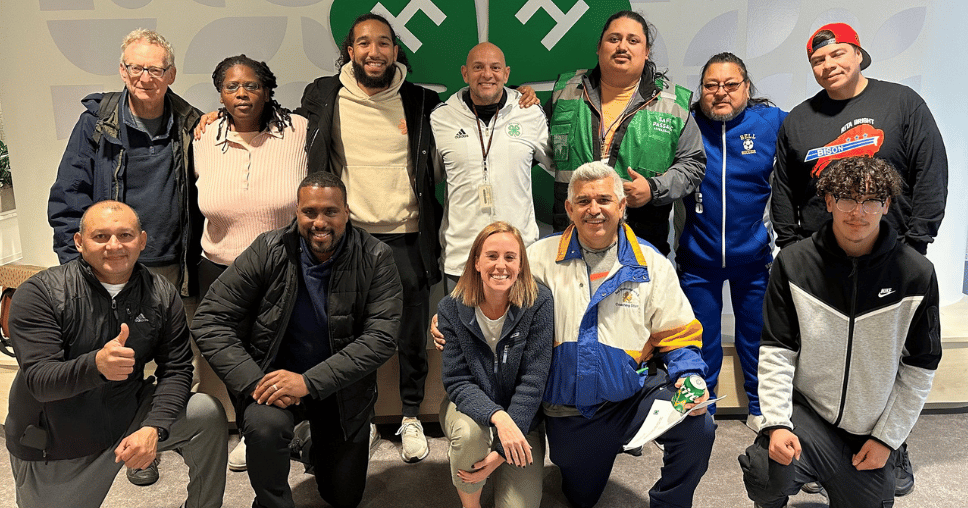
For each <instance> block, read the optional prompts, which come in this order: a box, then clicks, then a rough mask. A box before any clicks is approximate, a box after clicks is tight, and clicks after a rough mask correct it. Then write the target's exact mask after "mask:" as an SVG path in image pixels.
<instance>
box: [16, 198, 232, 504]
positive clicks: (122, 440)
mask: <svg viewBox="0 0 968 508" xmlns="http://www.w3.org/2000/svg"><path fill="white" fill-rule="evenodd" d="M146 242H147V234H146V233H145V232H144V231H143V230H142V229H141V222H140V220H139V219H138V216H137V214H135V212H134V210H132V209H131V208H130V207H129V206H128V205H125V204H123V203H118V202H116V201H101V202H99V203H96V204H94V205H92V206H91V207H90V208H88V209H87V211H86V212H84V215H83V216H82V217H81V221H80V229H79V231H78V232H77V233H75V234H74V245H75V247H76V248H77V251H78V252H79V253H80V254H81V256H80V258H75V259H74V260H72V261H70V262H68V263H66V264H63V265H61V266H57V267H54V268H50V269H49V270H46V271H43V272H40V273H38V274H36V275H34V276H33V277H31V278H30V279H28V280H27V281H26V282H24V283H23V284H22V285H21V286H20V287H19V288H18V289H17V292H16V294H15V296H14V299H13V303H12V305H11V308H10V330H11V332H10V335H11V339H12V340H13V344H14V350H15V352H16V354H17V363H18V364H19V365H20V371H19V372H18V373H17V377H16V378H15V379H14V382H13V386H12V387H11V390H10V413H9V415H8V416H7V421H6V425H5V431H6V443H7V450H9V452H10V467H11V469H13V476H14V479H15V481H16V492H17V506H20V507H21V508H31V507H38V508H41V507H43V508H48V507H51V506H72V507H97V506H101V503H102V502H103V500H104V498H105V496H107V493H108V490H110V488H111V484H112V483H113V482H114V479H115V477H116V476H117V475H118V471H119V470H120V469H121V466H122V464H123V465H126V466H128V467H129V468H135V469H142V468H145V467H147V466H149V465H150V464H152V462H153V461H154V460H155V458H156V455H157V454H158V452H160V451H164V450H176V451H178V452H179V453H180V454H181V455H182V456H183V457H184V458H185V463H186V464H187V465H188V468H189V470H188V500H187V502H186V504H185V506H187V507H189V508H198V507H219V506H222V494H223V493H224V491H225V466H226V461H227V460H228V452H227V449H226V444H225V439H226V428H225V411H224V410H223V409H222V406H221V404H219V402H218V401H217V400H215V399H214V398H212V397H210V396H208V395H203V394H200V393H196V394H191V393H190V391H189V390H190V387H191V382H192V350H191V347H190V346H189V332H188V324H187V323H186V321H185V311H184V309H183V308H182V301H181V297H180V296H179V292H178V289H176V288H175V286H173V285H172V284H171V283H170V282H168V280H166V279H165V278H163V277H161V276H159V275H153V274H152V273H151V272H149V271H148V270H147V269H146V268H145V267H144V266H142V265H141V264H140V263H138V256H139V255H140V254H141V251H142V250H144V248H145V244H146ZM152 360H154V361H155V363H156V364H157V365H158V368H157V370H156V371H155V376H157V383H154V382H153V381H154V379H153V378H148V379H147V380H146V379H144V366H145V364H146V363H148V362H150V361H152Z"/></svg>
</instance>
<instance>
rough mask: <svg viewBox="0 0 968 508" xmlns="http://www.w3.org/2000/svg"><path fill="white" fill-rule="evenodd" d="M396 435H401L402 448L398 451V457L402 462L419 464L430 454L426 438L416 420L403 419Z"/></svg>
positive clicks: (418, 421)
mask: <svg viewBox="0 0 968 508" xmlns="http://www.w3.org/2000/svg"><path fill="white" fill-rule="evenodd" d="M397 435H398V436H400V435H402V436H403V437H402V440H403V447H402V449H401V450H400V457H402V458H403V461H404V462H407V463H413V462H420V461H421V460H423V459H425V458H427V455H428V454H430V445H429V443H427V437H426V436H424V432H423V425H421V424H420V420H418V419H416V418H408V417H404V418H403V422H402V423H401V424H400V429H398V430H397Z"/></svg>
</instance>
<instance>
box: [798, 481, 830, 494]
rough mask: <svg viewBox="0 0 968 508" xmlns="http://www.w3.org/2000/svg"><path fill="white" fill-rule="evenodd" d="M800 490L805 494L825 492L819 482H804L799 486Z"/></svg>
mask: <svg viewBox="0 0 968 508" xmlns="http://www.w3.org/2000/svg"><path fill="white" fill-rule="evenodd" d="M800 490H802V491H804V492H806V493H807V494H826V492H824V490H823V487H822V486H821V485H820V482H809V483H804V484H803V485H801V486H800Z"/></svg>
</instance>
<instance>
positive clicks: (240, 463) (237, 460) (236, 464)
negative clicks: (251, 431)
mask: <svg viewBox="0 0 968 508" xmlns="http://www.w3.org/2000/svg"><path fill="white" fill-rule="evenodd" d="M229 471H245V438H244V437H243V438H242V439H239V444H238V445H236V447H235V449H234V450H232V453H230V454H229Z"/></svg>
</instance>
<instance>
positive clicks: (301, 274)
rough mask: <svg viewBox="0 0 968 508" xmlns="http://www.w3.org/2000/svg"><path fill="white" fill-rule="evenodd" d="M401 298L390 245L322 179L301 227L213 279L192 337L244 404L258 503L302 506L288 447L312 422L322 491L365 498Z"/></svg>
mask: <svg viewBox="0 0 968 508" xmlns="http://www.w3.org/2000/svg"><path fill="white" fill-rule="evenodd" d="M401 292H402V287H401V285H400V276H399V275H398V273H397V268H396V265H395V264H394V262H393V253H392V252H391V251H390V248H389V247H387V246H386V244H384V243H382V242H380V241H379V240H376V239H375V238H373V237H372V236H370V235H369V234H368V233H367V232H365V231H363V230H361V229H357V228H356V227H354V226H353V225H352V224H350V223H349V207H348V206H347V203H346V187H345V186H344V185H343V182H342V181H341V180H340V179H339V177H338V176H335V175H333V174H331V173H323V172H320V173H313V174H311V175H309V176H307V177H306V178H305V179H304V180H303V181H302V183H300V184H299V189H298V191H297V202H296V220H295V221H294V222H293V223H292V224H291V225H289V226H287V227H285V228H282V229H277V230H275V231H270V232H268V233H264V234H262V235H260V236H259V237H258V238H256V239H255V241H253V242H252V245H250V246H249V248H248V249H246V250H245V251H244V252H243V253H242V254H241V255H239V257H238V258H236V260H235V262H234V263H233V264H232V265H231V266H229V267H228V269H226V270H225V272H223V273H222V275H221V276H220V277H219V278H218V280H216V281H215V282H214V283H213V284H212V287H211V289H210V290H209V292H208V294H207V295H206V296H205V299H204V300H203V301H202V302H201V303H200V304H199V306H198V312H196V314H195V318H194V320H193V321H192V333H193V334H194V336H195V340H196V342H197V343H198V348H199V349H200V350H201V352H202V354H203V355H205V358H207V359H208V361H209V363H210V364H211V365H212V368H213V369H214V370H215V372H216V374H218V375H219V377H221V378H222V380H223V381H225V385H226V387H227V388H228V389H229V392H230V393H232V394H234V396H235V397H236V400H237V401H238V404H239V406H240V407H239V411H238V413H237V414H242V415H243V418H242V422H243V423H242V429H241V430H242V435H243V437H245V442H246V444H247V446H246V463H247V464H248V472H249V481H250V482H251V483H252V489H253V490H255V503H253V506H254V507H264V508H276V507H292V506H293V500H292V491H291V490H290V488H289V442H290V441H291V440H292V438H293V427H294V425H295V423H297V422H299V421H302V420H306V419H308V420H309V425H310V431H311V433H312V436H313V447H312V451H311V452H310V462H311V463H312V465H313V467H314V468H315V471H316V485H317V487H318V488H319V493H320V495H321V496H322V498H323V499H324V500H325V501H326V502H327V503H329V504H331V505H333V506H336V507H352V506H357V505H358V504H359V503H360V501H361V500H362V498H363V489H364V487H365V485H366V467H367V461H368V460H369V431H370V421H371V420H372V419H373V406H374V404H375V403H376V370H377V368H378V367H379V366H380V365H382V364H383V363H384V362H386V361H387V360H388V359H389V358H390V357H391V356H393V353H395V352H396V341H395V339H394V337H396V334H397V329H398V328H399V326H400V314H401V312H402V309H403V297H402V296H401Z"/></svg>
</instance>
